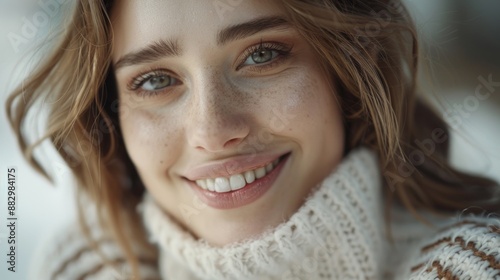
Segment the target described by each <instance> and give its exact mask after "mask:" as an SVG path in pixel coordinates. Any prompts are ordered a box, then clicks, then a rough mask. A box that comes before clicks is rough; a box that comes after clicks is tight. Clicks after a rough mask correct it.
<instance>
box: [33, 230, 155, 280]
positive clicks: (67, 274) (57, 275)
mask: <svg viewBox="0 0 500 280" xmlns="http://www.w3.org/2000/svg"><path fill="white" fill-rule="evenodd" d="M90 229H91V234H92V237H93V240H95V242H96V244H97V245H98V247H99V248H100V250H101V252H102V254H103V255H104V256H105V257H106V258H107V259H108V260H110V261H111V262H112V264H108V263H106V262H105V260H104V258H103V256H102V255H101V254H100V253H99V252H97V251H96V250H94V248H93V247H92V246H91V244H90V243H89V241H88V239H87V238H86V237H85V235H84V233H83V232H82V230H81V227H80V225H79V223H78V222H77V221H71V222H68V223H66V224H64V225H63V226H60V227H59V228H58V229H57V230H55V231H54V232H53V233H52V234H51V235H49V236H48V237H46V238H45V239H44V241H43V242H42V243H40V245H39V246H38V248H37V250H36V252H35V256H34V257H33V258H32V260H33V261H32V263H31V270H30V276H31V279H40V280H49V279H50V280H54V279H65V280H73V279H75V280H76V279H79V280H90V279H93V280H99V279H106V280H112V279H129V278H130V279H131V277H130V275H131V274H130V271H131V270H130V267H129V265H128V263H127V261H126V259H125V257H124V256H125V254H124V253H123V252H122V250H121V248H120V247H119V246H118V244H117V243H116V242H115V241H114V240H113V239H112V238H111V237H110V236H108V235H106V234H104V233H103V231H102V230H100V229H99V227H97V226H95V224H91V226H90ZM136 251H137V250H136ZM137 257H138V259H139V269H140V273H141V276H143V277H144V279H160V277H159V274H158V272H157V269H156V261H155V260H152V259H148V258H147V257H145V256H141V255H140V254H137ZM127 276H128V277H129V278H127Z"/></svg>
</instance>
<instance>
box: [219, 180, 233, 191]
mask: <svg viewBox="0 0 500 280" xmlns="http://www.w3.org/2000/svg"><path fill="white" fill-rule="evenodd" d="M230 190H231V186H230V185H229V180H228V179H227V178H224V177H219V178H215V191H216V192H228V191H230Z"/></svg>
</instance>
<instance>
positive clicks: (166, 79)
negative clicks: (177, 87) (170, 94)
mask: <svg viewBox="0 0 500 280" xmlns="http://www.w3.org/2000/svg"><path fill="white" fill-rule="evenodd" d="M175 81H176V79H175V78H173V77H172V76H169V75H164V74H162V75H160V76H152V77H150V78H148V79H147V80H145V81H143V82H142V86H141V87H142V89H143V90H149V91H156V90H161V89H164V88H166V87H169V86H171V85H172V84H174V83H175Z"/></svg>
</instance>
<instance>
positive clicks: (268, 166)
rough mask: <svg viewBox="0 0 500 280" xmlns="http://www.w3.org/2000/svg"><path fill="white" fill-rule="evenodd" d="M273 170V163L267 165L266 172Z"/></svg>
mask: <svg viewBox="0 0 500 280" xmlns="http://www.w3.org/2000/svg"><path fill="white" fill-rule="evenodd" d="M271 170H273V163H270V164H268V165H266V171H267V172H269V171H271Z"/></svg>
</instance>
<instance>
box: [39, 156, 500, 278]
mask: <svg viewBox="0 0 500 280" xmlns="http://www.w3.org/2000/svg"><path fill="white" fill-rule="evenodd" d="M382 209H383V200H382V198H381V176H380V170H379V169H378V165H377V160H376V158H375V156H374V154H373V153H372V152H370V151H369V150H367V149H358V150H355V151H353V152H351V153H350V154H349V155H348V156H347V157H346V158H345V159H344V160H343V162H342V163H341V164H340V166H339V167H338V168H337V169H336V170H335V171H334V172H332V174H331V175H330V176H328V177H327V178H325V180H324V181H323V182H322V183H321V184H319V185H318V186H317V187H316V188H315V189H314V190H313V192H312V193H311V195H310V196H309V197H308V198H307V200H306V201H305V202H304V204H303V205H302V207H301V208H300V209H299V210H298V211H297V212H296V213H294V214H293V215H292V216H291V217H290V219H288V220H287V221H286V222H284V223H282V224H280V225H278V226H277V227H275V228H274V229H272V230H270V231H268V232H265V233H263V234H262V235H261V236H260V237H259V238H256V239H252V240H246V241H242V242H240V243H238V244H231V245H228V246H225V247H223V248H216V247H212V246H210V245H208V244H207V243H205V242H203V241H201V240H195V239H194V238H192V236H191V235H190V234H189V233H187V232H185V231H184V230H183V229H181V228H180V227H179V226H178V225H177V223H176V222H175V221H173V220H171V219H170V218H169V216H167V215H166V214H165V213H164V212H163V211H162V210H161V208H160V207H159V206H158V205H157V204H156V203H155V201H154V199H152V198H151V197H150V196H149V195H147V194H146V195H145V196H144V198H143V201H142V203H141V204H140V205H139V209H138V210H139V211H140V213H141V215H142V217H143V219H144V223H145V225H146V228H147V230H148V232H149V234H150V240H151V242H153V243H154V244H157V246H158V248H159V251H160V258H159V260H157V262H151V261H144V260H143V261H142V262H141V273H142V276H143V277H144V278H145V279H168V280H195V279H196V280H205V279H206V280H208V279H213V280H223V279H231V280H232V279H235V280H236V279H238V280H240V279H241V280H244V279H258V280H266V279H269V280H270V279H273V280H274V279H276V280H277V279H280V280H281V279H283V280H284V279H293V280H295V279H297V280H298V279H304V280H306V279H307V280H309V279H311V280H314V279H448V280H451V279H474V280H475V279H500V223H499V220H498V219H496V218H494V217H489V218H481V217H469V216H467V217H463V216H462V217H460V216H457V218H455V219H446V220H444V219H443V220H441V221H437V220H435V222H436V223H438V224H439V227H437V228H430V227H426V226H424V225H422V224H420V223H419V222H417V221H415V219H414V218H413V217H411V216H410V215H408V214H407V213H406V212H405V211H403V210H402V209H395V212H396V216H395V218H394V221H392V229H393V234H394V235H393V240H394V242H393V243H391V242H389V241H388V239H387V238H386V233H385V224H384V219H383V216H382ZM64 235H65V236H66V238H64V237H63V238H57V239H56V240H57V241H56V242H57V243H59V244H61V245H62V246H59V247H57V246H56V248H59V249H57V250H55V251H54V250H52V251H53V252H52V253H51V254H48V255H47V254H46V255H45V256H46V257H45V258H44V260H45V261H44V262H42V263H39V265H38V269H36V268H35V271H36V272H35V274H36V276H37V278H36V279H42V280H43V279H106V280H107V279H130V277H127V273H128V271H129V270H128V267H127V266H126V263H125V262H124V261H123V258H122V257H121V253H120V251H119V250H118V248H117V247H116V246H115V245H114V243H113V242H110V241H102V242H101V244H102V245H101V246H102V247H103V248H104V249H105V251H106V253H107V254H108V256H110V257H111V258H112V259H113V258H114V259H117V260H119V261H120V260H121V262H122V263H123V264H124V265H123V267H121V268H119V269H118V270H116V269H113V268H111V267H107V266H103V265H102V264H101V263H99V258H98V256H97V255H96V254H95V253H94V252H92V251H91V250H88V247H87V246H86V245H85V242H83V241H82V238H78V236H80V233H79V232H78V230H77V229H72V230H69V231H67V232H66V233H65V234H64ZM98 235H99V234H98V233H96V236H98ZM80 237H81V236H80ZM68 240H69V241H68ZM102 240H106V239H102ZM52 244H53V243H52ZM75 244H78V245H75ZM51 248H54V246H51ZM138 255H139V257H140V255H141V254H140V252H138ZM40 268H41V269H40Z"/></svg>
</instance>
